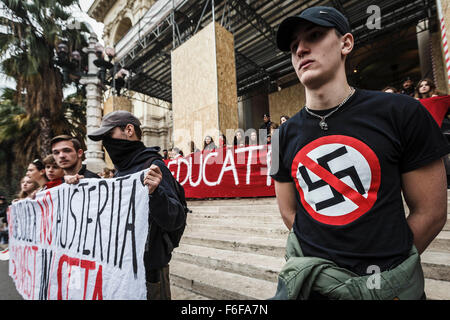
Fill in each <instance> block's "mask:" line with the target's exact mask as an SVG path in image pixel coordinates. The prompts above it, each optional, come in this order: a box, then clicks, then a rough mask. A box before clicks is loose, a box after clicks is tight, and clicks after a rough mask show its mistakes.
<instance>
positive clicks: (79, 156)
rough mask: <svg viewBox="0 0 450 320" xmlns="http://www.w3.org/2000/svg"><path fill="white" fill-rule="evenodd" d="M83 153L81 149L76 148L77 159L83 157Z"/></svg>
mask: <svg viewBox="0 0 450 320" xmlns="http://www.w3.org/2000/svg"><path fill="white" fill-rule="evenodd" d="M83 153H84V151H83V149H78V151H77V155H78V159H83Z"/></svg>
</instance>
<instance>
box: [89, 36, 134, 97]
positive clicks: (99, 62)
mask: <svg viewBox="0 0 450 320" xmlns="http://www.w3.org/2000/svg"><path fill="white" fill-rule="evenodd" d="M95 55H96V57H97V59H96V60H94V64H95V65H96V66H97V67H98V69H99V70H98V72H97V77H98V78H99V79H100V84H99V85H100V87H101V88H102V89H103V90H107V88H106V86H111V87H113V88H114V89H115V92H116V94H117V95H118V96H120V91H121V90H122V88H123V87H124V86H125V83H126V81H127V79H128V77H129V74H130V73H129V72H128V71H127V70H125V69H120V70H119V72H117V73H116V69H117V65H116V64H115V63H114V61H113V59H114V57H115V55H116V52H115V50H114V48H112V47H106V48H104V47H103V45H102V44H100V43H97V44H96V45H95ZM105 55H106V56H107V57H108V60H106V59H105ZM109 79H111V80H109ZM113 93H114V92H113Z"/></svg>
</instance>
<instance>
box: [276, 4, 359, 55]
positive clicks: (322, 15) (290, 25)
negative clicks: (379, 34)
mask: <svg viewBox="0 0 450 320" xmlns="http://www.w3.org/2000/svg"><path fill="white" fill-rule="evenodd" d="M305 22H311V23H313V24H317V25H319V26H322V27H329V28H335V29H336V30H337V31H339V32H340V33H341V34H342V35H344V34H346V33H349V32H351V28H350V24H349V22H348V20H347V18H346V17H345V16H344V15H343V14H342V13H341V12H339V11H338V10H336V9H335V8H333V7H324V6H317V7H311V8H308V9H306V10H304V11H302V12H301V13H300V14H299V15H298V16H292V17H288V18H286V19H284V20H283V21H282V22H281V23H280V26H279V27H278V31H277V46H278V49H280V50H281V51H290V48H289V46H290V44H291V42H292V34H293V33H294V31H295V28H296V27H297V26H299V25H300V24H302V23H305Z"/></svg>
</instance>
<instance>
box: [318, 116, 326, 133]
mask: <svg viewBox="0 0 450 320" xmlns="http://www.w3.org/2000/svg"><path fill="white" fill-rule="evenodd" d="M319 126H320V129H322V130H325V131H326V130H328V125H327V123H326V122H325V119H322V120H320V122H319Z"/></svg>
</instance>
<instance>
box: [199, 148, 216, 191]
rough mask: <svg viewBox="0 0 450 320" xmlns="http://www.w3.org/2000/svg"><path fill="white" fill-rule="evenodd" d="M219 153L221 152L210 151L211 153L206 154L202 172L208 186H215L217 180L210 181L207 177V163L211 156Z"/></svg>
mask: <svg viewBox="0 0 450 320" xmlns="http://www.w3.org/2000/svg"><path fill="white" fill-rule="evenodd" d="M218 154H219V153H218V152H210V153H208V154H207V155H206V157H205V160H204V164H203V170H202V173H203V182H204V183H205V184H206V185H207V186H210V187H214V186H215V185H217V181H216V182H210V181H208V179H206V173H205V170H206V165H207V164H208V160H209V158H211V157H217V155H218Z"/></svg>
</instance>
